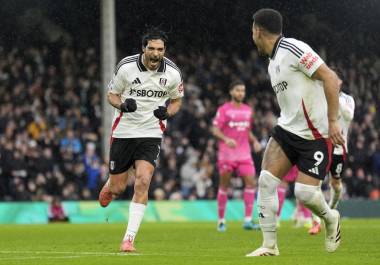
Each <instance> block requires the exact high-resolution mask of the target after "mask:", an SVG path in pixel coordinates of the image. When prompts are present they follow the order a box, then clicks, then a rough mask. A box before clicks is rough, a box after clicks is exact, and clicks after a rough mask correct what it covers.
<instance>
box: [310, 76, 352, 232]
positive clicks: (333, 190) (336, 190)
mask: <svg viewBox="0 0 380 265" xmlns="http://www.w3.org/2000/svg"><path fill="white" fill-rule="evenodd" d="M337 72H338V73H339V70H337ZM339 76H340V77H342V75H341V74H339ZM354 111H355V101H354V98H353V97H352V96H350V95H348V94H346V93H344V92H343V91H342V90H341V91H340V92H339V119H338V120H339V124H340V126H341V128H342V133H343V137H344V140H345V145H343V146H340V145H339V146H336V147H335V148H334V153H333V157H332V164H331V168H330V201H329V206H330V208H331V209H336V208H337V206H338V203H339V199H340V198H341V195H342V177H341V173H342V172H343V169H344V164H345V162H346V157H347V150H348V148H347V135H348V130H349V128H350V124H351V121H352V119H353V118H354ZM320 231H321V225H320V219H319V218H318V216H316V217H315V218H314V221H313V227H312V228H310V230H309V234H311V235H315V234H318V233H319V232H320Z"/></svg>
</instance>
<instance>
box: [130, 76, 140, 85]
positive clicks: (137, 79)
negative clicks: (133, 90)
mask: <svg viewBox="0 0 380 265" xmlns="http://www.w3.org/2000/svg"><path fill="white" fill-rule="evenodd" d="M137 84H141V81H140V79H139V78H138V77H136V79H135V80H133V82H132V85H137Z"/></svg>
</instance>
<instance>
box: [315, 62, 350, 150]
mask: <svg viewBox="0 0 380 265" xmlns="http://www.w3.org/2000/svg"><path fill="white" fill-rule="evenodd" d="M312 78H313V79H316V80H320V81H322V82H323V88H324V91H325V96H326V101H327V116H328V120H329V137H330V139H331V141H332V142H333V144H338V145H343V144H344V138H343V135H342V133H341V129H340V126H339V123H338V111H339V96H338V93H339V86H340V84H341V81H340V79H339V78H338V76H337V75H336V74H335V72H334V71H332V70H331V69H330V68H329V67H328V66H327V65H326V64H324V63H323V64H321V66H319V67H318V69H317V70H316V71H315V72H314V74H313V76H312Z"/></svg>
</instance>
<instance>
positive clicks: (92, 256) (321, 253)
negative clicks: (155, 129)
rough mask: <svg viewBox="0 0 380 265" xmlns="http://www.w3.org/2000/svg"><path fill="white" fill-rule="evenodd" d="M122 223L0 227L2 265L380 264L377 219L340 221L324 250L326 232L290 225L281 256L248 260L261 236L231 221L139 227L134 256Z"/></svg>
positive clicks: (285, 224)
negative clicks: (338, 236) (124, 250)
mask: <svg viewBox="0 0 380 265" xmlns="http://www.w3.org/2000/svg"><path fill="white" fill-rule="evenodd" d="M125 227H126V226H125V225H123V224H83V225H74V224H49V225H0V239H1V240H0V264H6V265H12V264H38V265H44V264H54V265H59V264H82V265H87V264H88V265H90V264H91V265H93V264H102V265H106V264H107V265H108V264H136V265H140V264H205V265H206V264H207V265H212V264H260V265H261V264H281V265H288V264H289V265H290V264H292V265H297V264H300V265H301V264H302V265H303V264H307V265H309V264H328V265H334V264H342V265H350V264H360V265H363V264H380V220H379V219H355V220H344V221H343V222H342V243H341V246H340V248H339V249H338V251H337V252H335V253H332V254H331V253H327V252H325V250H324V231H322V233H321V234H319V235H317V236H309V235H308V234H307V230H306V229H304V228H300V229H295V228H293V227H292V224H291V223H290V222H283V223H282V226H281V227H280V228H279V249H280V256H279V257H258V258H246V257H244V255H245V254H247V253H249V252H251V251H252V250H254V249H255V248H256V247H258V246H259V245H260V243H261V232H259V231H245V230H243V229H242V227H241V223H237V222H230V223H228V229H227V231H226V232H224V233H220V232H217V231H216V225H215V223H143V224H142V226H141V229H140V232H139V234H138V237H137V239H136V244H135V246H136V248H137V250H138V253H137V254H134V255H128V254H119V253H118V248H119V243H120V240H121V238H122V236H123V235H124V229H125Z"/></svg>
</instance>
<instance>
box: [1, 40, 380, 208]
mask: <svg viewBox="0 0 380 265" xmlns="http://www.w3.org/2000/svg"><path fill="white" fill-rule="evenodd" d="M320 53H321V55H324V56H326V55H329V53H328V52H326V51H320ZM170 58H171V59H172V60H173V61H175V62H176V63H177V65H178V66H179V67H180V68H181V69H182V72H183V76H184V80H185V99H184V104H183V108H182V110H181V111H180V112H179V113H178V114H177V115H176V116H175V117H173V118H172V119H171V120H169V125H168V129H167V131H166V134H165V137H164V139H163V144H162V153H161V157H160V160H159V163H158V167H157V169H156V172H155V174H154V177H153V179H152V183H151V187H150V193H149V196H150V198H151V199H156V200H162V199H170V200H181V199H189V200H193V199H215V196H216V189H217V185H218V172H217V170H216V167H215V165H216V141H215V139H214V138H213V137H212V135H211V133H210V128H211V124H212V119H213V117H214V115H215V112H216V109H217V107H218V105H220V104H222V103H223V102H225V101H226V100H228V99H229V96H228V89H227V87H228V84H229V83H230V82H231V81H232V80H235V79H242V80H243V81H244V82H245V83H246V86H247V99H246V103H247V104H249V105H250V106H251V107H252V108H253V109H254V113H255V117H254V128H253V131H254V134H255V135H256V136H257V137H258V139H259V141H260V143H261V145H262V147H265V145H266V144H267V141H268V139H269V137H270V134H271V129H272V127H273V126H274V125H275V122H276V117H277V115H278V114H279V109H278V106H277V103H276V98H275V96H274V93H273V91H272V89H271V86H270V83H269V80H268V75H267V70H266V61H265V60H264V59H262V58H259V57H258V55H257V53H256V51H254V50H253V51H252V52H251V53H250V54H248V55H245V56H241V55H239V54H238V53H236V54H234V53H226V52H220V51H215V50H210V51H208V52H205V53H199V52H189V53H187V54H181V53H176V52H173V54H171V55H170ZM347 58H348V60H349V63H347V61H345V62H343V61H339V60H333V59H331V60H327V61H328V62H329V64H331V65H335V66H337V67H338V68H340V69H341V71H342V73H343V76H342V77H341V78H342V79H343V80H344V86H343V90H345V91H346V92H349V93H350V94H352V95H353V97H354V99H355V103H356V112H355V118H354V122H353V124H352V129H351V133H350V136H349V157H348V164H347V167H346V169H345V170H344V172H343V177H344V179H343V181H344V183H345V190H346V192H345V195H344V197H345V198H355V197H360V198H371V199H374V200H375V199H376V200H379V199H380V135H379V130H380V111H379V110H380V93H379V91H380V58H379V57H377V56H375V55H373V56H371V57H359V56H357V55H355V54H351V55H350V56H349V57H347ZM347 58H346V59H347ZM99 70H100V64H99V51H98V50H96V49H95V48H87V49H73V48H70V47H30V48H27V49H18V48H12V49H6V48H2V47H0V200H1V201H15V200H17V201H31V200H32V201H36V200H43V201H52V200H53V198H55V197H58V198H60V199H62V200H79V199H81V200H93V199H96V198H97V194H98V191H99V189H100V188H101V186H102V185H103V184H104V182H105V181H106V179H107V171H108V166H107V158H106V157H102V155H101V142H102V137H109V136H107V135H106V136H104V135H102V130H101V117H102V111H101V91H102V90H104V89H106V88H102V87H101V85H100V71H99ZM253 157H254V160H255V163H256V169H257V172H259V170H260V162H261V157H262V152H260V153H253ZM232 184H233V185H232V188H231V189H230V191H229V194H230V197H232V198H241V197H242V189H241V188H242V181H241V179H240V178H237V177H234V178H233V179H232ZM132 189H133V180H131V181H130V185H129V186H128V188H127V191H126V192H125V193H124V195H123V196H122V198H123V199H130V198H131V195H132Z"/></svg>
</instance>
